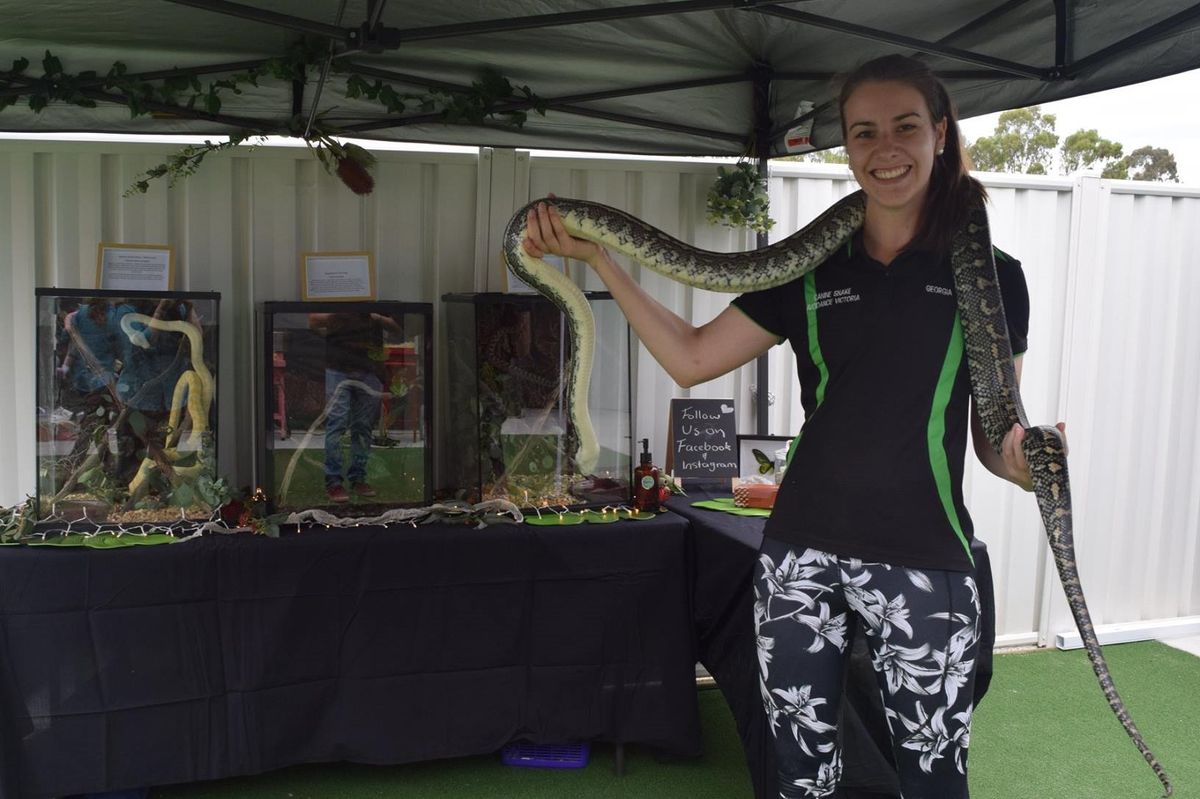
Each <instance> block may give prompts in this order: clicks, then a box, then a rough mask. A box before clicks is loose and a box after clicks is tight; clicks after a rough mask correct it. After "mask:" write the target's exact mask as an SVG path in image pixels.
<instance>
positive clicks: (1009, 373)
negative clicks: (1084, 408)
mask: <svg viewBox="0 0 1200 799" xmlns="http://www.w3.org/2000/svg"><path fill="white" fill-rule="evenodd" d="M538 203H547V204H552V205H554V206H555V207H556V208H557V209H558V212H559V214H560V216H561V217H562V221H563V227H564V228H565V229H566V231H567V232H568V233H570V234H571V235H572V236H576V237H578V238H582V239H588V240H590V241H594V242H597V243H598V244H601V245H602V246H605V247H608V248H609V249H612V250H614V251H616V252H619V253H621V254H622V255H625V256H627V257H629V258H632V259H634V260H636V261H637V262H639V263H640V264H642V265H643V266H645V267H647V268H649V269H652V270H653V271H655V272H658V273H659V274H661V275H665V276H666V277H669V278H672V279H674V280H677V281H679V282H681V283H685V284H687V285H689V286H694V287H697V288H704V289H709V290H712V291H727V292H745V291H757V290H760V289H766V288H771V287H774V286H778V285H782V284H784V283H787V282H789V281H792V280H795V279H796V278H798V277H800V276H801V275H804V274H805V273H807V272H809V271H811V270H813V269H815V268H816V267H817V266H818V265H820V264H821V263H822V262H823V261H825V259H826V258H828V257H829V256H830V255H832V254H833V253H834V252H835V251H836V250H837V249H838V248H839V247H840V246H842V245H843V244H844V243H845V242H846V241H847V240H848V239H849V238H850V237H851V236H853V235H854V233H855V232H856V231H857V230H858V229H859V228H860V227H861V226H862V223H863V219H864V217H865V199H864V195H863V193H862V192H861V191H859V192H855V193H853V194H850V195H848V196H846V197H845V198H843V199H842V200H839V201H838V202H837V203H835V204H834V205H832V206H831V207H830V208H829V209H828V210H826V211H825V212H824V213H823V214H821V215H820V216H819V217H817V218H816V219H815V220H813V221H812V222H811V223H810V224H808V225H807V226H806V227H804V228H803V229H801V230H800V231H798V232H797V233H794V234H793V235H791V236H789V237H788V238H786V239H783V240H782V241H779V242H776V243H775V244H772V245H771V246H769V247H766V248H763V249H760V250H755V251H753V252H743V253H714V252H709V251H707V250H701V249H698V248H696V247H692V246H691V245H689V244H686V243H684V242H681V241H679V240H678V239H675V238H673V237H671V236H669V235H667V234H666V233H663V232H662V231H660V230H657V229H655V228H653V227H651V226H649V225H647V224H646V223H644V222H642V221H641V220H639V219H637V218H636V217H633V216H631V215H629V214H627V213H625V212H623V211H619V210H617V209H615V208H611V207H609V206H606V205H601V204H599V203H591V202H584V201H580V200H569V199H562V198H544V199H541V200H535V201H534V202H532V203H529V204H528V205H526V206H525V207H524V208H522V209H521V210H519V211H518V212H517V213H516V214H515V215H514V216H513V218H512V220H511V221H510V222H509V224H508V227H507V228H506V229H505V233H504V239H503V255H504V259H505V261H506V262H507V264H508V266H509V268H510V269H511V270H512V271H513V273H514V274H516V275H517V277H519V278H520V279H521V280H523V281H525V282H526V283H527V284H529V285H530V286H532V287H534V288H536V289H537V290H538V291H540V292H541V293H542V294H543V295H545V296H546V297H547V298H549V299H550V300H551V301H552V302H553V303H554V304H555V305H556V306H558V308H559V309H560V310H561V311H562V312H563V314H564V316H565V317H566V319H567V326H568V329H569V331H570V337H571V343H572V353H573V354H572V358H571V366H570V372H569V375H568V378H567V382H568V385H567V394H568V397H567V413H568V416H569V417H570V419H571V421H572V422H573V423H574V426H575V430H576V435H577V437H578V439H579V444H578V449H577V451H576V452H575V463H576V466H577V468H578V470H579V471H580V472H582V473H584V474H586V473H588V472H590V471H591V470H592V469H593V468H594V467H595V464H596V460H597V458H598V455H599V447H598V445H597V443H596V437H595V432H594V431H593V428H592V424H591V419H590V417H589V414H588V407H587V401H588V389H589V384H590V373H591V365H592V352H593V348H594V345H595V324H594V322H593V320H592V314H591V309H590V307H589V306H588V303H587V300H586V298H585V297H584V296H583V294H582V292H581V291H580V290H579V288H578V287H577V286H576V285H575V284H574V283H573V282H572V281H571V280H570V279H569V278H568V277H567V276H566V275H565V274H564V273H563V272H561V271H559V270H558V269H555V268H554V267H553V266H551V265H550V264H548V263H546V262H545V261H543V260H541V259H538V258H533V257H532V256H530V255H529V254H528V253H526V252H525V250H524V248H523V247H522V242H523V241H524V240H525V237H526V234H527V232H526V219H527V214H528V213H529V211H530V210H531V209H534V208H536V206H537V205H538ZM950 260H951V265H952V268H953V272H954V288H955V296H956V299H957V303H958V312H959V319H960V323H961V325H962V330H963V339H964V350H965V353H966V356H967V366H968V370H969V373H970V379H971V389H972V394H973V396H974V398H975V403H976V407H977V408H978V411H979V417H980V419H981V421H982V422H983V429H984V432H985V433H986V434H987V438H988V441H989V442H990V443H991V445H992V446H993V447H994V448H996V450H997V451H999V450H1000V445H1001V442H1002V441H1003V440H1004V436H1005V434H1006V433H1008V431H1009V430H1011V429H1012V426H1013V425H1014V424H1020V425H1021V427H1022V428H1024V430H1025V438H1024V441H1023V442H1022V449H1023V451H1024V453H1025V458H1026V460H1027V461H1028V463H1029V467H1030V470H1031V472H1032V475H1033V487H1034V493H1035V495H1036V497H1037V502H1038V507H1039V509H1040V511H1041V515H1042V521H1043V523H1044V524H1045V527H1046V535H1047V537H1048V539H1049V543H1050V550H1051V552H1052V553H1053V555H1054V563H1055V565H1056V567H1057V569H1058V574H1059V579H1060V580H1061V582H1062V585H1063V589H1064V591H1065V593H1066V596H1067V603H1068V604H1069V606H1070V608H1071V614H1072V615H1073V617H1074V619H1075V626H1076V627H1077V628H1078V630H1079V635H1080V637H1081V638H1082V639H1083V645H1084V648H1085V649H1086V650H1087V655H1088V659H1089V660H1090V661H1091V663H1092V669H1093V670H1094V671H1095V673H1096V678H1097V680H1098V681H1099V683H1100V688H1101V690H1102V691H1103V692H1104V696H1105V698H1106V699H1107V700H1108V704H1109V707H1111V708H1112V710H1113V712H1114V713H1115V714H1116V716H1117V718H1118V720H1120V722H1121V726H1122V727H1124V728H1125V731H1126V732H1127V733H1128V734H1129V737H1130V738H1131V739H1132V740H1133V742H1134V744H1135V745H1136V746H1137V748H1138V751H1139V752H1141V753H1142V757H1143V758H1145V760H1146V762H1147V763H1148V764H1149V765H1150V767H1151V768H1152V769H1153V770H1154V774H1155V775H1156V776H1157V777H1158V779H1159V781H1160V782H1161V783H1162V786H1163V789H1164V791H1165V792H1166V793H1165V795H1166V796H1168V797H1169V796H1171V795H1172V793H1173V788H1172V785H1171V780H1170V778H1169V777H1168V776H1167V774H1166V772H1165V771H1164V770H1163V767H1162V765H1161V764H1160V763H1159V762H1158V758H1156V757H1155V756H1154V753H1153V752H1151V751H1150V748H1149V747H1148V746H1147V745H1146V742H1145V740H1144V739H1143V738H1142V734H1141V733H1140V732H1139V731H1138V729H1137V726H1136V725H1135V724H1134V723H1133V719H1132V718H1130V716H1129V712H1128V711H1127V710H1126V709H1125V703H1124V702H1123V701H1122V699H1121V697H1120V695H1119V694H1118V693H1117V689H1116V686H1115V685H1114V684H1113V680H1112V676H1111V675H1110V674H1109V670H1108V664H1107V663H1106V662H1105V659H1104V653H1103V652H1102V650H1101V648H1100V642H1099V640H1098V639H1097V637H1096V631H1095V628H1094V627H1093V625H1092V620H1091V614H1090V613H1089V611H1088V606H1087V602H1086V600H1085V599H1084V596H1083V588H1082V586H1081V585H1080V582H1079V571H1078V569H1077V567H1076V561H1075V544H1074V538H1073V532H1072V527H1071V494H1070V485H1069V482H1068V476H1067V457H1066V451H1065V446H1064V441H1063V438H1062V435H1061V434H1060V433H1059V431H1058V430H1057V429H1056V428H1054V427H1049V426H1043V427H1032V426H1030V424H1029V422H1028V420H1027V418H1026V416H1025V409H1024V408H1023V407H1022V405H1021V397H1020V393H1019V392H1018V390H1017V379H1016V371H1015V370H1014V368H1013V354H1012V346H1011V344H1010V343H1009V338H1008V328H1007V325H1006V323H1005V319H1004V307H1003V304H1002V302H1001V298H1000V289H999V285H998V283H997V279H996V267H995V262H994V261H993V254H992V245H991V240H990V236H989V232H988V224H987V214H986V212H985V211H984V209H983V208H982V207H979V208H976V209H973V210H972V211H971V213H970V215H969V218H968V220H967V222H966V224H965V225H964V227H963V229H962V230H960V231H958V232H957V233H956V234H955V235H954V237H953V241H952V244H951V253H950Z"/></svg>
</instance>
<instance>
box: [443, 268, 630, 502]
mask: <svg viewBox="0 0 1200 799" xmlns="http://www.w3.org/2000/svg"><path fill="white" fill-rule="evenodd" d="M586 296H587V299H588V304H589V305H590V306H591V309H592V314H593V316H594V317H595V320H596V344H595V357H594V360H593V364H594V365H593V367H592V378H591V386H590V390H589V393H588V409H589V411H590V414H591V420H592V426H593V427H594V428H595V431H596V437H597V439H598V443H599V445H600V455H599V459H598V461H597V462H596V465H595V467H594V468H593V469H592V470H590V471H589V472H588V473H586V474H584V473H581V470H580V469H579V467H578V466H577V464H576V463H575V461H574V454H575V453H576V452H577V449H578V434H577V432H576V430H575V426H574V424H573V423H572V422H571V421H570V419H569V418H568V414H567V412H566V406H565V402H566V394H567V392H566V389H567V386H566V380H567V378H568V371H567V368H568V365H569V362H570V359H571V355H572V353H571V342H570V337H569V335H568V330H567V326H566V320H565V317H564V316H563V315H562V313H561V312H560V311H559V310H558V308H556V307H555V306H554V305H553V304H552V303H551V302H550V301H549V300H547V299H545V298H544V297H542V296H541V295H537V294H515V293H509V294H501V293H486V294H448V295H446V296H445V297H443V300H444V301H445V304H444V309H445V315H446V336H447V350H446V351H447V357H448V359H449V364H448V378H447V380H448V384H449V386H448V388H449V396H450V397H451V398H453V402H452V405H451V407H450V408H449V409H448V411H447V413H446V422H445V424H444V426H443V428H444V447H443V452H444V453H445V457H444V458H443V459H442V461H441V467H440V469H439V481H438V485H439V488H441V489H442V493H444V494H447V495H450V496H460V497H462V498H464V499H467V500H469V501H478V500H480V499H493V498H502V499H508V500H510V501H512V502H514V503H516V504H517V505H520V506H521V507H525V508H530V507H544V506H547V505H549V506H561V505H568V506H575V505H606V504H618V503H624V502H628V501H629V499H630V495H631V491H630V479H631V476H632V468H633V458H632V454H631V453H632V444H633V439H632V431H631V425H632V415H631V412H630V408H631V391H630V350H629V347H630V339H629V325H628V323H627V322H626V321H625V317H624V316H623V315H622V314H621V310H620V309H619V308H618V307H617V304H616V302H615V301H614V300H613V299H612V296H611V295H610V294H608V293H605V292H588V293H587V294H586Z"/></svg>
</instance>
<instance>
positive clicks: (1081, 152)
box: [1060, 128, 1124, 175]
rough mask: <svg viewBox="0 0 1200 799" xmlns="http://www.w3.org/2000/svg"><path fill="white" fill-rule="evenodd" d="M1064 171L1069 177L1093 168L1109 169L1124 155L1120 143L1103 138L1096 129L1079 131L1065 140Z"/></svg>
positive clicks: (1063, 150)
mask: <svg viewBox="0 0 1200 799" xmlns="http://www.w3.org/2000/svg"><path fill="white" fill-rule="evenodd" d="M1060 153H1061V155H1062V171H1063V174H1065V175H1069V174H1071V173H1072V172H1078V171H1079V170H1080V169H1087V168H1088V167H1092V166H1099V167H1101V168H1107V167H1108V166H1109V165H1110V164H1111V163H1112V162H1115V161H1117V160H1119V159H1120V158H1121V156H1122V155H1124V148H1123V147H1122V146H1121V144H1120V142H1114V141H1109V140H1108V139H1105V138H1101V136H1100V133H1099V132H1098V131H1097V130H1096V129H1095V128H1090V129H1088V130H1077V131H1075V132H1074V133H1072V134H1071V135H1070V136H1068V137H1067V138H1066V139H1064V140H1063V145H1062V149H1061V150H1060Z"/></svg>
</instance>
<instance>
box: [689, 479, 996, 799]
mask: <svg viewBox="0 0 1200 799" xmlns="http://www.w3.org/2000/svg"><path fill="white" fill-rule="evenodd" d="M688 493H689V496H687V497H674V498H672V499H671V500H670V502H669V503H668V506H669V507H670V508H671V510H672V511H674V512H675V513H678V514H679V515H681V516H683V517H685V518H686V519H688V521H689V522H691V530H690V536H691V541H692V561H693V564H694V574H693V580H694V588H693V596H694V599H693V618H694V621H695V624H696V638H697V656H698V659H699V661H700V662H701V663H702V664H703V665H704V667H705V668H706V669H707V670H708V672H709V673H710V674H712V676H713V678H714V679H715V680H716V682H717V685H718V686H719V687H720V689H721V691H722V693H723V694H724V695H725V699H726V701H727V702H728V704H729V708H730V710H731V711H732V713H733V716H734V719H735V720H736V722H737V727H738V733H739V735H740V736H741V739H742V745H743V747H744V748H745V752H746V760H747V763H748V765H749V767H750V774H751V778H752V780H753V782H754V790H755V795H756V796H757V797H759V799H767V798H768V797H775V796H777V795H778V793H777V792H776V791H775V790H774V786H775V785H776V780H777V777H776V772H775V752H774V749H773V743H772V738H771V733H770V730H769V729H768V726H767V717H766V713H765V712H764V711H763V707H762V698H761V696H760V694H759V689H758V660H757V652H756V650H755V641H754V616H753V606H754V589H753V583H752V579H753V578H752V575H753V568H754V565H755V563H756V562H757V557H758V555H757V553H758V549H759V546H760V545H761V544H762V529H763V523H764V520H763V519H762V518H753V517H745V516H735V515H732V514H729V513H723V512H721V511H714V510H706V509H703V508H695V507H692V505H691V503H692V502H695V501H697V500H702V499H710V498H711V497H712V496H714V495H713V494H710V493H709V492H706V491H703V490H700V491H697V490H689V492H688ZM726 496H728V495H727V494H726ZM971 550H972V554H973V556H974V558H975V564H976V575H975V576H976V581H977V583H978V587H979V595H980V600H981V604H982V609H983V620H982V641H981V643H980V653H979V667H978V672H977V675H976V679H975V700H976V702H978V701H979V699H980V698H981V697H982V696H983V694H984V692H985V691H987V687H988V684H989V682H990V681H991V675H992V643H993V640H994V639H995V633H996V625H995V607H994V602H993V597H992V575H991V566H990V563H989V561H988V555H987V547H985V546H984V544H983V542H981V541H978V540H977V541H975V542H974V543H973V544H972V548H971ZM841 734H842V758H843V760H842V762H843V776H842V786H843V787H842V788H841V789H839V791H838V793H837V794H835V796H836V797H837V798H838V799H881V797H898V796H899V787H898V782H897V779H896V769H895V765H894V761H893V760H892V756H891V745H890V743H889V738H888V731H887V723H886V721H885V719H884V715H883V706H882V702H881V700H880V698H879V689H878V688H877V684H876V682H875V677H874V674H873V672H872V669H871V663H870V657H869V655H868V654H867V651H866V645H865V642H864V640H863V636H862V635H855V636H854V643H853V646H852V649H851V656H850V661H849V669H848V673H847V679H846V701H845V702H843V719H842V725H841Z"/></svg>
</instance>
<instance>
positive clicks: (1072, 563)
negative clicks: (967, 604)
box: [1022, 426, 1175, 797]
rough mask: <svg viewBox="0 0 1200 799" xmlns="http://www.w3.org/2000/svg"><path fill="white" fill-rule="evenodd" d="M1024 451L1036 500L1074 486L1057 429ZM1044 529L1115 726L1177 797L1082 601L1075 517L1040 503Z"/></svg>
mask: <svg viewBox="0 0 1200 799" xmlns="http://www.w3.org/2000/svg"><path fill="white" fill-rule="evenodd" d="M1022 449H1023V451H1024V452H1025V459H1026V460H1027V461H1028V462H1029V466H1030V470H1031V472H1032V474H1033V484H1034V491H1035V493H1037V494H1038V496H1042V495H1043V494H1045V495H1047V496H1050V497H1052V498H1053V497H1056V496H1057V494H1058V492H1060V491H1062V490H1063V488H1062V487H1064V486H1069V485H1070V480H1069V475H1068V473H1067V459H1066V452H1065V448H1064V444H1063V438H1062V434H1061V433H1060V432H1059V431H1058V429H1057V428H1054V427H1045V426H1042V427H1032V428H1029V429H1028V430H1026V431H1025V441H1024V442H1023V445H1022ZM1039 509H1040V510H1041V514H1042V523H1043V524H1044V525H1045V527H1046V536H1047V538H1048V540H1049V543H1050V550H1051V553H1052V554H1053V555H1054V564H1055V567H1056V568H1057V570H1058V577H1059V581H1060V582H1061V583H1062V587H1063V592H1064V593H1065V594H1066V597H1067V604H1068V606H1069V607H1070V609H1071V615H1072V616H1073V617H1074V618H1075V626H1076V628H1077V629H1078V630H1079V636H1080V638H1081V639H1082V640H1083V648H1084V649H1085V650H1086V651H1087V656H1088V660H1089V661H1091V664H1092V671H1094V672H1095V673H1096V679H1097V681H1098V682H1099V683H1100V690H1101V691H1103V693H1104V698H1105V699H1106V700H1107V701H1108V706H1109V707H1110V708H1112V711H1113V713H1114V714H1116V717H1117V720H1118V721H1119V722H1120V723H1121V726H1122V727H1123V728H1124V729H1125V732H1126V734H1128V735H1129V737H1130V739H1131V740H1132V741H1133V744H1134V746H1136V747H1137V750H1138V751H1139V752H1141V754H1142V757H1143V758H1144V759H1145V761H1146V763H1147V764H1148V765H1149V766H1150V768H1151V769H1152V770H1153V771H1154V775H1155V776H1156V777H1158V781H1159V782H1160V783H1161V784H1162V787H1163V796H1165V797H1169V796H1173V795H1174V793H1175V789H1174V786H1173V785H1172V783H1171V778H1170V776H1169V775H1168V774H1167V772H1166V770H1165V769H1164V768H1163V766H1162V764H1161V763H1160V762H1159V761H1158V758H1157V757H1156V756H1155V755H1154V752H1152V751H1151V750H1150V747H1149V746H1147V744H1146V741H1145V739H1144V738H1143V737H1142V733H1141V731H1140V730H1138V728H1137V724H1135V723H1134V721H1133V718H1132V717H1131V716H1130V715H1129V711H1128V710H1127V709H1126V707H1125V702H1124V700H1122V699H1121V695H1120V694H1119V693H1118V692H1117V686H1116V684H1115V683H1114V682H1113V678H1112V674H1110V673H1109V670H1108V661H1107V660H1105V658H1104V650H1103V649H1102V648H1101V646H1100V640H1099V638H1098V637H1097V635H1096V628H1095V626H1094V625H1093V624H1092V616H1091V612H1090V611H1089V610H1088V605H1087V600H1086V599H1085V598H1084V595H1083V585H1082V583H1081V582H1080V580H1079V569H1078V568H1077V565H1076V564H1077V561H1076V558H1075V537H1074V534H1073V532H1072V525H1071V513H1070V511H1069V509H1068V510H1064V509H1063V508H1062V507H1061V506H1059V507H1055V506H1051V505H1046V504H1042V503H1039Z"/></svg>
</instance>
